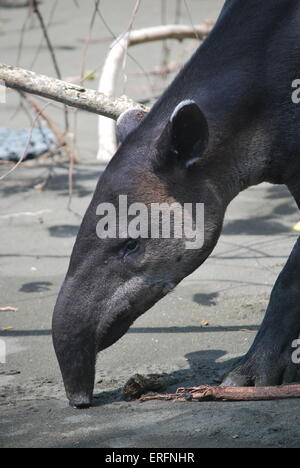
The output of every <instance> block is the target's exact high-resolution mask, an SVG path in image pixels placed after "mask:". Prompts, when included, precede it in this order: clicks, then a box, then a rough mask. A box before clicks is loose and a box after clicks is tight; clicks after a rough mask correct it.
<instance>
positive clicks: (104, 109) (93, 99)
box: [0, 63, 146, 120]
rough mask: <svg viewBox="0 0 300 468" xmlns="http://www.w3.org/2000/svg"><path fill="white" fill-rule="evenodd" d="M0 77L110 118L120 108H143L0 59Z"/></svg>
mask: <svg viewBox="0 0 300 468" xmlns="http://www.w3.org/2000/svg"><path fill="white" fill-rule="evenodd" d="M0 80H2V81H4V82H5V84H6V86H7V87H8V88H12V89H17V90H21V91H25V92H26V93H29V94H35V95H37V96H41V97H43V98H47V99H51V100H53V101H57V102H60V103H62V104H66V105H67V106H71V107H76V108H77V109H82V110H85V111H87V112H91V113H94V114H98V115H103V116H105V117H109V118H110V119H113V120H117V119H118V117H119V116H120V115H121V114H122V113H123V112H125V111H126V110H128V109H131V108H132V107H140V108H141V109H146V108H145V107H144V106H142V105H141V104H138V103H136V102H135V101H133V100H132V99H130V98H128V97H127V96H122V97H120V98H111V97H108V96H105V94H103V93H99V92H97V91H94V90H92V89H86V88H83V87H82V86H77V85H74V84H72V83H67V82H65V81H61V80H57V79H55V78H49V77H47V76H44V75H39V74H37V73H34V72H32V71H28V70H24V69H23V68H17V67H12V66H10V65H5V64H2V63H0Z"/></svg>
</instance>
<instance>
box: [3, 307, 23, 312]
mask: <svg viewBox="0 0 300 468" xmlns="http://www.w3.org/2000/svg"><path fill="white" fill-rule="evenodd" d="M18 310H19V309H18V308H17V307H0V312H18Z"/></svg>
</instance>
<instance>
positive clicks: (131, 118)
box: [117, 108, 147, 143]
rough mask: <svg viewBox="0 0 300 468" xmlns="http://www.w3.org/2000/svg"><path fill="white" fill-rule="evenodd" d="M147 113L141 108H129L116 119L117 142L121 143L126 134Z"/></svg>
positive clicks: (136, 125) (131, 130) (133, 128)
mask: <svg viewBox="0 0 300 468" xmlns="http://www.w3.org/2000/svg"><path fill="white" fill-rule="evenodd" d="M146 115H147V112H146V111H143V110H142V109H138V108H136V109H129V110H127V111H125V112H123V114H121V115H120V117H119V118H118V120H117V139H118V142H119V143H123V141H124V140H126V138H127V137H128V135H129V134H130V133H131V132H133V131H134V130H135V129H136V128H137V127H138V125H139V124H140V123H141V121H142V120H143V118H144V117H145V116H146Z"/></svg>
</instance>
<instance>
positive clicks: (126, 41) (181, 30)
mask: <svg viewBox="0 0 300 468" xmlns="http://www.w3.org/2000/svg"><path fill="white" fill-rule="evenodd" d="M212 27H213V24H211V23H203V24H201V25H198V26H195V27H191V26H185V25H167V26H155V27H150V28H145V29H140V30H134V31H131V32H130V33H129V34H125V35H121V36H120V37H119V38H118V39H117V40H116V41H115V42H114V43H113V44H112V45H111V47H110V52H109V54H108V55H107V58H106V60H105V63H104V66H103V70H102V76H101V79H100V82H99V88H98V91H99V92H101V93H104V94H105V95H107V96H113V95H114V93H115V89H116V82H117V78H118V75H119V69H120V66H121V64H122V61H123V58H124V54H125V53H126V50H127V48H128V47H130V46H134V45H137V44H143V43H147V42H154V41H161V40H165V39H177V40H182V39H195V28H196V30H197V34H198V36H199V37H200V38H201V39H205V37H206V36H207V35H208V34H209V33H210V31H211V30H212ZM98 134H99V150H98V156H97V159H98V160H100V161H105V162H107V161H109V160H110V159H111V157H112V156H113V154H114V153H115V150H116V136H115V126H114V123H113V122H109V121H108V120H106V119H103V118H100V119H99V130H98ZM104 142H105V144H104Z"/></svg>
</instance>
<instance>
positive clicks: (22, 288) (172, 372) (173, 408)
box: [0, 0, 300, 448]
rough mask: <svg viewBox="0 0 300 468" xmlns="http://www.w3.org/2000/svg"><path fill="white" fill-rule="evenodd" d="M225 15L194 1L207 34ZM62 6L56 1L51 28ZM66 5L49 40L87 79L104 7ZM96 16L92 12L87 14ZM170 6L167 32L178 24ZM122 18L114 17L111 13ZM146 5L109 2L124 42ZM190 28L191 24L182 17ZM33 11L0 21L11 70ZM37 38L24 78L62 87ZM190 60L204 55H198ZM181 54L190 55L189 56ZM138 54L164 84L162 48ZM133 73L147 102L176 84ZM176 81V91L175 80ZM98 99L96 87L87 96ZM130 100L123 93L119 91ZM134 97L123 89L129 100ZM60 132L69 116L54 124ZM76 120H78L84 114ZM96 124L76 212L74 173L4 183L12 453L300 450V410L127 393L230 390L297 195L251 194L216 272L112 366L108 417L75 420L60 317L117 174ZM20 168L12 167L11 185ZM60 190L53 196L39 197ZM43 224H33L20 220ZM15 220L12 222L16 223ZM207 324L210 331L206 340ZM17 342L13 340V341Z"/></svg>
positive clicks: (280, 261)
mask: <svg viewBox="0 0 300 468" xmlns="http://www.w3.org/2000/svg"><path fill="white" fill-rule="evenodd" d="M142 3H143V6H142V7H141V10H140V12H139V15H138V17H137V19H136V23H135V25H136V26H139V27H140V26H147V25H153V24H158V23H159V22H160V18H161V16H160V8H161V7H160V2H159V1H158V0H154V1H153V0H152V1H151V2H150V1H148V0H145V1H144V2H142ZM222 3H223V2H222V1H217V0H201V1H196V0H194V1H190V2H189V4H190V6H191V12H192V17H193V18H195V19H196V20H195V22H201V21H202V20H204V19H207V18H215V17H216V16H217V14H218V12H219V10H220V8H221V6H222ZM53 4H54V2H48V1H44V2H43V5H42V11H43V13H44V15H45V17H46V18H49V15H50V13H51V8H52V6H53ZM79 4H80V8H76V6H75V2H73V1H71V0H66V1H64V2H62V1H60V2H59V7H58V10H57V11H56V14H55V16H54V19H53V23H52V26H51V28H50V33H51V37H52V39H53V43H54V45H55V47H56V51H57V57H58V60H59V63H60V65H61V69H62V74H63V76H64V77H65V78H68V77H76V76H78V75H79V73H80V66H81V61H82V60H81V57H82V49H83V45H84V40H85V38H86V34H87V31H88V24H89V21H90V18H91V14H92V5H93V2H91V1H87V2H79ZM83 4H84V6H83ZM174 4H175V2H169V9H168V21H169V22H172V18H174ZM112 6H113V8H112ZM133 6H134V1H133V0H125V1H123V0H113V1H110V2H109V1H107V0H103V2H102V11H103V14H104V16H105V18H106V21H107V22H108V24H109V25H110V27H111V29H113V31H114V32H115V33H116V34H119V33H120V32H122V31H123V30H124V29H125V28H126V27H127V25H128V24H129V20H130V15H131V11H132V8H133ZM182 16H183V18H182V22H187V23H188V22H189V17H188V15H187V12H186V11H185V10H184V12H183V15H182ZM25 18H26V13H25V10H23V9H17V10H16V9H9V10H1V9H0V50H1V61H3V62H6V63H10V64H17V61H18V60H17V57H18V50H19V42H20V33H21V30H22V25H23V23H24V20H25ZM28 27H29V28H30V29H29V30H28V32H27V33H26V34H25V36H24V43H23V47H22V50H21V54H20V56H21V59H20V61H19V63H20V65H21V66H23V67H25V68H31V69H34V70H36V71H37V72H42V73H45V74H49V75H54V71H53V67H52V64H51V61H50V59H49V54H48V51H47V49H46V47H45V46H44V45H43V44H42V47H40V53H39V55H38V58H37V59H36V60H35V61H34V58H35V55H36V50H37V48H38V47H39V44H40V40H41V32H40V30H39V28H38V25H37V23H36V21H33V20H32V19H30V20H29V22H28ZM93 39H94V42H93V43H92V44H91V46H90V48H89V52H88V54H87V58H86V63H87V65H86V68H87V69H94V68H97V67H98V68H99V67H101V65H102V64H103V60H104V56H105V52H106V50H107V48H108V45H109V43H110V41H111V35H110V33H109V32H108V31H107V30H106V29H105V28H104V26H103V24H102V23H101V22H100V20H99V19H98V21H97V26H96V28H95V31H94V34H93ZM189 44H190V45H188V47H191V48H192V47H193V45H192V44H191V43H189ZM186 46H187V45H186V44H185V45H184V46H182V45H178V46H175V48H173V49H172V53H173V54H175V56H176V54H177V55H178V53H179V48H180V47H186ZM147 47H148V49H147V51H149V53H147V54H145V49H144V48H143V47H142V48H140V47H138V48H136V49H135V50H134V51H133V50H132V54H133V55H134V57H136V60H137V61H138V62H139V63H140V64H142V66H143V67H144V68H146V69H147V70H152V69H153V68H154V67H155V66H156V65H157V64H158V63H160V60H161V57H162V50H161V45H158V44H156V45H152V46H147ZM138 73H140V67H139V66H137V65H136V63H135V62H133V61H131V60H129V61H128V82H127V85H126V88H125V91H126V93H127V94H130V95H131V96H132V97H134V98H135V99H142V98H143V97H144V96H145V95H146V94H147V95H151V93H152V95H153V96H155V95H156V94H159V93H160V92H161V90H162V89H163V87H164V86H166V82H163V80H158V79H157V78H155V79H154V78H153V77H152V78H151V80H152V84H151V89H150V91H149V82H148V80H147V79H145V78H143V77H139V76H138V75H137V74H138ZM171 78H172V77H170V79H171ZM88 85H89V86H96V85H97V82H91V83H88ZM120 88H122V87H121V86H120ZM121 91H123V89H120V92H121ZM18 103H19V101H18V98H17V97H16V95H15V94H14V93H8V95H7V103H6V105H1V106H0V123H1V126H7V127H10V128H23V127H24V126H28V120H27V118H26V116H25V115H24V113H22V112H18V113H16V109H17V108H18ZM49 112H50V113H51V114H52V115H53V116H54V117H55V118H56V119H57V120H58V121H60V120H61V112H60V111H58V109H53V110H51V111H50V110H49ZM72 116H73V114H72ZM96 132H97V118H96V117H95V116H93V115H88V114H85V113H82V112H79V114H78V128H77V132H76V135H77V142H78V148H79V152H80V157H81V162H80V164H79V165H78V166H77V167H76V169H75V179H74V183H75V186H74V195H73V201H72V210H68V209H67V205H68V166H67V165H63V166H61V167H55V168H53V169H51V170H50V169H49V168H48V167H46V166H41V167H38V168H34V169H28V168H21V169H18V170H17V171H15V172H14V174H12V175H11V176H10V177H9V178H7V179H5V180H4V181H3V182H1V185H0V191H1V209H0V232H1V234H0V238H1V247H0V264H1V268H0V290H1V299H0V307H4V306H8V305H9V306H14V307H17V308H18V311H17V312H0V330H2V331H0V338H1V340H4V342H5V344H6V346H7V352H8V356H7V363H6V364H3V365H0V415H1V416H0V446H1V447H114V448H120V447H133V446H134V447H165V448H168V447H184V448H188V447H299V446H300V438H299V429H300V415H299V411H298V407H299V402H298V401H295V400H291V401H279V402H259V403H234V404H231V403H203V404H196V403H177V404H174V403H170V402H151V403H144V404H141V403H137V402H135V403H127V402H124V401H122V399H121V389H122V385H124V383H125V382H126V380H127V379H128V378H129V377H131V376H132V375H133V374H135V373H137V372H138V373H142V374H147V373H165V374H167V375H168V376H169V382H170V386H169V388H168V390H174V389H175V388H176V387H177V386H182V385H190V384H201V383H217V382H219V381H220V380H221V378H222V376H223V375H224V374H225V373H226V371H227V370H228V369H229V368H230V367H231V366H232V364H233V363H234V361H235V360H236V359H237V358H238V357H239V356H241V355H243V354H244V353H245V352H246V351H247V349H248V348H249V346H250V345H251V343H252V341H253V339H254V337H255V333H256V331H257V330H258V327H259V324H260V323H261V320H262V318H263V315H264V311H265V308H266V306H267V302H268V297H269V294H270V291H271V288H272V285H273V283H274V281H275V279H276V277H277V276H278V273H279V272H280V269H281V268H282V266H283V265H284V263H285V261H286V258H287V256H288V254H289V252H290V250H291V248H292V246H293V244H294V243H295V240H296V237H297V235H296V233H295V232H293V230H292V227H293V225H294V224H295V223H296V222H297V221H298V217H299V214H298V210H297V207H296V205H295V203H294V201H293V200H292V199H291V197H290V195H289V193H288V192H287V190H285V189H284V188H281V187H273V186H270V185H268V184H263V185H261V186H259V187H255V188H251V189H249V190H247V191H246V192H244V193H243V194H241V195H240V196H239V197H238V198H237V199H236V200H235V201H234V202H233V203H232V205H231V206H230V209H229V211H228V213H227V217H226V223H225V227H224V232H223V235H222V237H221V239H220V242H219V245H218V247H217V249H216V250H215V252H214V253H213V255H212V256H211V258H210V259H209V260H208V261H207V263H206V264H205V265H204V266H203V267H202V268H201V269H199V270H198V271H197V272H196V273H194V274H193V275H192V276H191V277H189V278H187V279H186V280H185V281H184V282H183V283H182V284H181V285H180V286H179V287H178V288H177V289H176V290H175V292H174V293H173V294H171V295H170V296H168V297H167V298H165V299H164V300H163V301H161V302H160V303H159V304H157V305H156V306H155V307H154V308H153V309H152V310H150V311H149V312H148V313H147V314H145V315H144V316H143V317H141V318H140V319H139V320H138V321H137V322H136V323H135V324H134V326H133V327H132V328H131V329H130V331H129V332H128V333H127V335H126V336H125V337H124V338H123V339H121V340H120V341H119V342H118V343H117V344H116V345H114V346H113V347H111V348H110V349H108V350H106V351H105V352H103V353H102V354H101V356H99V360H98V365H97V384H96V388H95V392H96V396H97V398H96V400H95V406H94V407H93V408H91V409H90V410H88V411H84V412H77V411H75V410H73V409H70V408H69V407H68V406H67V403H66V398H65V394H64V390H63V386H62V381H61V376H60V373H59V370H58V366H57V362H56V359H55V355H54V352H53V348H52V343H51V316H52V311H53V306H54V303H55V300H56V297H57V294H58V291H59V287H60V285H61V283H62V281H63V278H64V275H65V272H66V269H67V266H68V261H69V256H70V253H71V250H72V246H73V244H74V240H75V236H76V233H77V231H78V227H79V224H80V221H81V218H82V216H83V214H84V212H85V209H86V208H87V206H88V203H89V201H90V198H91V196H92V193H93V190H94V188H95V185H96V182H97V179H98V177H99V175H100V174H101V172H102V171H103V170H104V166H103V165H101V164H99V163H98V162H97V161H96V160H95V157H96V152H97V133H96ZM6 170H7V168H3V167H0V174H3V173H4V171H6ZM45 180H48V184H47V186H46V188H45V189H44V190H43V191H42V192H41V191H38V190H36V188H35V187H36V186H37V185H38V184H40V183H43V182H44V181H45ZM25 212H31V213H36V214H34V215H32V216H25V215H21V216H15V214H20V213H25ZM8 215H9V216H8ZM203 321H207V322H208V323H209V325H208V326H207V327H204V326H203V325H202V324H203ZM5 328H9V330H7V331H3V329H5Z"/></svg>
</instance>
